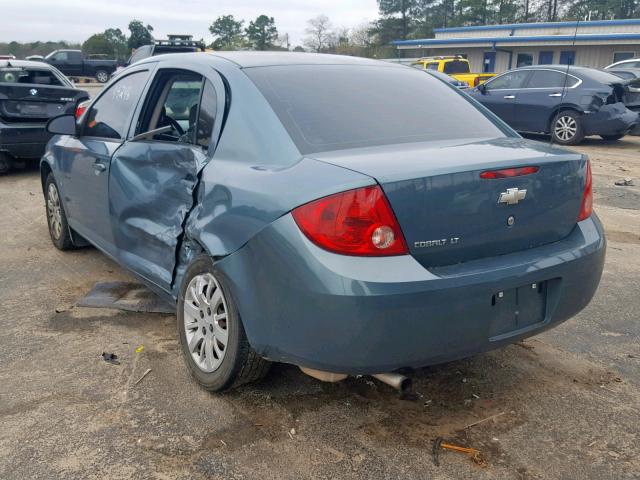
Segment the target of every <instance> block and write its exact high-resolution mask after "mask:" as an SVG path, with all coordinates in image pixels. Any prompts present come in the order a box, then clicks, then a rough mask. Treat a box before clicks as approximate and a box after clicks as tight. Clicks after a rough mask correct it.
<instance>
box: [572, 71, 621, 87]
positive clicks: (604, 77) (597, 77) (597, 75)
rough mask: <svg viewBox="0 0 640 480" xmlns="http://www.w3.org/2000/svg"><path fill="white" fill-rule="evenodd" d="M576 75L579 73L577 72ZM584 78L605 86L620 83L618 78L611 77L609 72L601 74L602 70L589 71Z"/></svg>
mask: <svg viewBox="0 0 640 480" xmlns="http://www.w3.org/2000/svg"><path fill="white" fill-rule="evenodd" d="M577 73H581V72H580V71H578V72H577ZM584 75H585V77H588V78H590V79H591V80H594V81H596V82H600V83H604V84H605V85H609V84H611V83H620V77H618V76H616V75H613V74H612V73H609V72H603V71H602V70H596V69H594V68H591V69H589V70H588V71H586V72H585V74H584Z"/></svg>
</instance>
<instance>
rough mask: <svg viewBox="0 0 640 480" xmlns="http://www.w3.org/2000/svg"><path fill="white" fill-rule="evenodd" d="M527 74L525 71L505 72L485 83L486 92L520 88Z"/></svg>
mask: <svg viewBox="0 0 640 480" xmlns="http://www.w3.org/2000/svg"><path fill="white" fill-rule="evenodd" d="M528 75H529V72H528V71H527V70H514V71H512V72H507V73H505V74H503V75H500V76H499V77H496V78H494V79H493V80H491V81H489V82H487V83H485V85H486V87H485V88H486V89H487V90H512V89H515V88H522V86H523V85H524V82H525V80H526V79H527V76H528Z"/></svg>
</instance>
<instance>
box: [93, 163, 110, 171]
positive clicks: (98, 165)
mask: <svg viewBox="0 0 640 480" xmlns="http://www.w3.org/2000/svg"><path fill="white" fill-rule="evenodd" d="M93 169H94V170H95V171H96V172H104V171H105V170H106V169H107V167H106V166H105V165H104V163H98V162H96V163H94V164H93Z"/></svg>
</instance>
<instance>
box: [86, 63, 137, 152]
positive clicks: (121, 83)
mask: <svg viewBox="0 0 640 480" xmlns="http://www.w3.org/2000/svg"><path fill="white" fill-rule="evenodd" d="M148 77H149V72H148V71H146V70H145V71H142V72H135V73H132V74H131V75H127V76H126V77H123V78H121V79H119V80H118V81H117V82H116V83H114V84H113V85H111V87H109V90H107V91H106V92H105V93H104V95H102V96H101V97H100V98H99V99H98V100H97V101H96V103H94V104H93V105H92V106H91V110H89V113H88V115H87V121H86V123H85V126H84V135H87V136H90V137H101V138H113V139H115V140H122V139H123V138H124V137H125V135H126V132H127V129H128V127H129V118H130V117H131V113H132V112H133V110H134V109H135V108H136V104H137V103H138V99H139V98H140V94H141V93H142V90H143V88H144V85H145V83H146V81H147V78H148Z"/></svg>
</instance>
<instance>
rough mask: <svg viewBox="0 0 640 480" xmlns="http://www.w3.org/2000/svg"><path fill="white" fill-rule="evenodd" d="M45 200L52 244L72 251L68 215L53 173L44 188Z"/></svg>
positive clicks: (59, 248)
mask: <svg viewBox="0 0 640 480" xmlns="http://www.w3.org/2000/svg"><path fill="white" fill-rule="evenodd" d="M44 200H45V204H46V213H47V225H49V236H50V237H51V243H53V245H54V246H55V247H56V248H57V249H58V250H71V249H72V248H74V245H73V239H72V238H71V230H70V229H69V224H68V223H67V215H66V214H65V212H64V207H63V206H62V202H61V201H60V191H59V190H58V185H57V184H56V181H55V179H54V178H53V173H49V175H48V176H47V180H46V182H45V186H44Z"/></svg>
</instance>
